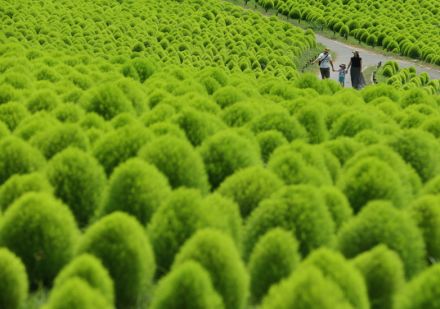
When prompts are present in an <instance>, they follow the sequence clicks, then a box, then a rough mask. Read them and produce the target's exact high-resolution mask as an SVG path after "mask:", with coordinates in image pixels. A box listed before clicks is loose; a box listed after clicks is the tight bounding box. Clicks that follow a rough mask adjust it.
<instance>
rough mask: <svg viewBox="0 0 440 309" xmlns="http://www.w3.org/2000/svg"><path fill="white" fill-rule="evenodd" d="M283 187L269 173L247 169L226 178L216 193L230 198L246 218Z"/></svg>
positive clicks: (251, 168)
mask: <svg viewBox="0 0 440 309" xmlns="http://www.w3.org/2000/svg"><path fill="white" fill-rule="evenodd" d="M282 186H283V182H282V181H281V180H280V179H279V178H278V177H277V176H276V175H275V174H274V173H272V172H271V171H269V170H267V169H265V168H263V167H260V166H254V167H248V168H245V169H242V170H239V171H237V172H236V173H234V174H233V175H231V176H229V177H228V178H226V179H225V180H224V181H223V182H222V184H221V185H220V187H219V188H218V189H217V192H218V193H220V194H222V195H224V196H226V197H229V198H231V199H232V200H234V201H235V202H236V203H237V204H238V205H239V206H240V212H241V215H242V216H243V217H247V216H248V215H249V214H250V213H251V212H252V211H253V210H254V209H255V208H256V207H257V206H258V204H259V203H260V202H261V201H262V200H264V199H266V198H269V197H270V196H271V195H272V194H273V193H274V192H276V191H277V190H278V189H280V188H281V187H282Z"/></svg>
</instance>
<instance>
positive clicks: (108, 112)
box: [81, 83, 134, 120]
mask: <svg viewBox="0 0 440 309" xmlns="http://www.w3.org/2000/svg"><path fill="white" fill-rule="evenodd" d="M81 100H82V102H81V104H82V106H83V107H84V109H85V110H86V111H87V112H95V113H97V114H99V115H101V116H102V117H104V119H106V120H110V119H112V118H113V117H115V116H117V115H118V114H120V113H123V112H134V109H133V106H132V104H131V102H130V100H129V99H128V98H127V97H126V96H125V94H124V92H123V91H122V90H121V89H120V88H119V87H118V86H116V85H113V84H111V83H107V84H102V85H100V86H97V87H93V88H91V89H90V90H88V91H87V93H86V94H84V96H83V97H82V99H81Z"/></svg>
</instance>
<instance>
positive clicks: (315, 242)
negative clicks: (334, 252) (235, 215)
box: [243, 185, 335, 259]
mask: <svg viewBox="0 0 440 309" xmlns="http://www.w3.org/2000/svg"><path fill="white" fill-rule="evenodd" d="M274 227H280V228H284V229H285V230H287V231H290V232H292V233H294V234H295V236H296V239H297V240H298V241H299V247H300V252H301V255H302V256H306V255H307V254H308V253H310V252H311V251H313V250H314V249H316V248H318V247H321V246H331V245H332V244H333V242H334V236H335V235H334V223H333V220H332V218H331V215H330V212H329V211H328V209H327V207H326V205H325V203H324V200H323V198H322V196H321V194H320V192H319V191H318V189H316V188H314V187H312V186H307V185H297V186H288V187H284V188H283V189H281V190H280V191H278V192H277V193H275V194H273V195H272V196H271V198H270V199H267V200H264V201H262V202H261V203H260V205H259V206H258V207H257V208H256V209H255V210H254V211H253V212H252V213H251V215H250V216H249V218H248V220H247V222H246V225H245V228H244V241H243V244H244V257H245V259H247V258H248V257H249V254H250V253H251V251H252V249H253V248H254V246H255V244H256V243H257V241H258V239H259V238H260V237H261V236H262V235H264V234H265V233H266V232H267V231H269V230H270V229H271V228H274Z"/></svg>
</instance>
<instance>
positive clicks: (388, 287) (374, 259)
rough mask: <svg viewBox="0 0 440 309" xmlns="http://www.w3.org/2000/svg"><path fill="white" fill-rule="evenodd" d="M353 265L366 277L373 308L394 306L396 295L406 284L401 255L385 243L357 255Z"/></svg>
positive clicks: (383, 308)
mask: <svg viewBox="0 0 440 309" xmlns="http://www.w3.org/2000/svg"><path fill="white" fill-rule="evenodd" d="M353 265H354V266H355V267H356V268H357V269H358V270H359V271H360V272H361V273H362V275H363V277H364V279H365V284H366V286H367V290H368V297H369V299H370V304H371V308H373V309H387V308H392V304H393V297H394V295H395V294H396V293H397V292H398V291H399V290H400V289H401V288H402V287H403V285H404V284H405V274H404V269H403V264H402V261H401V260H400V258H399V255H398V254H397V253H396V252H394V251H393V250H390V249H388V248H387V247H386V246H384V245H378V246H376V247H374V248H373V249H371V250H369V251H366V252H364V253H362V254H359V255H358V256H356V258H354V259H353Z"/></svg>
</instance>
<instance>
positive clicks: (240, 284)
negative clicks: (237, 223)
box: [174, 229, 249, 309]
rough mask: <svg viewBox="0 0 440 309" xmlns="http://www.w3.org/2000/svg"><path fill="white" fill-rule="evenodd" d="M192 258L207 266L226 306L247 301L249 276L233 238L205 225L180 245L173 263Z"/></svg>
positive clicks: (241, 305)
mask: <svg viewBox="0 0 440 309" xmlns="http://www.w3.org/2000/svg"><path fill="white" fill-rule="evenodd" d="M189 260H193V261H196V262H198V263H200V265H202V266H203V268H205V269H206V270H207V271H208V272H209V274H210V276H211V280H212V283H213V285H214V288H215V289H216V290H217V292H218V293H219V294H220V295H221V296H222V297H223V302H224V304H225V308H231V309H240V308H244V307H245V305H246V300H247V297H248V288H249V278H248V274H247V272H246V269H245V267H244V265H243V263H242V261H241V258H240V255H239V253H238V251H237V249H236V247H235V245H234V243H233V241H232V240H231V239H230V238H229V237H228V236H226V235H225V234H223V233H222V232H220V231H215V230H210V229H205V230H201V231H198V232H197V233H196V234H194V235H193V236H192V237H191V238H190V239H189V240H188V241H187V242H186V243H185V244H184V245H183V246H182V248H181V249H180V251H179V253H178V255H177V256H176V259H175V261H174V267H176V266H178V265H181V264H182V263H184V262H186V261H189Z"/></svg>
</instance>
